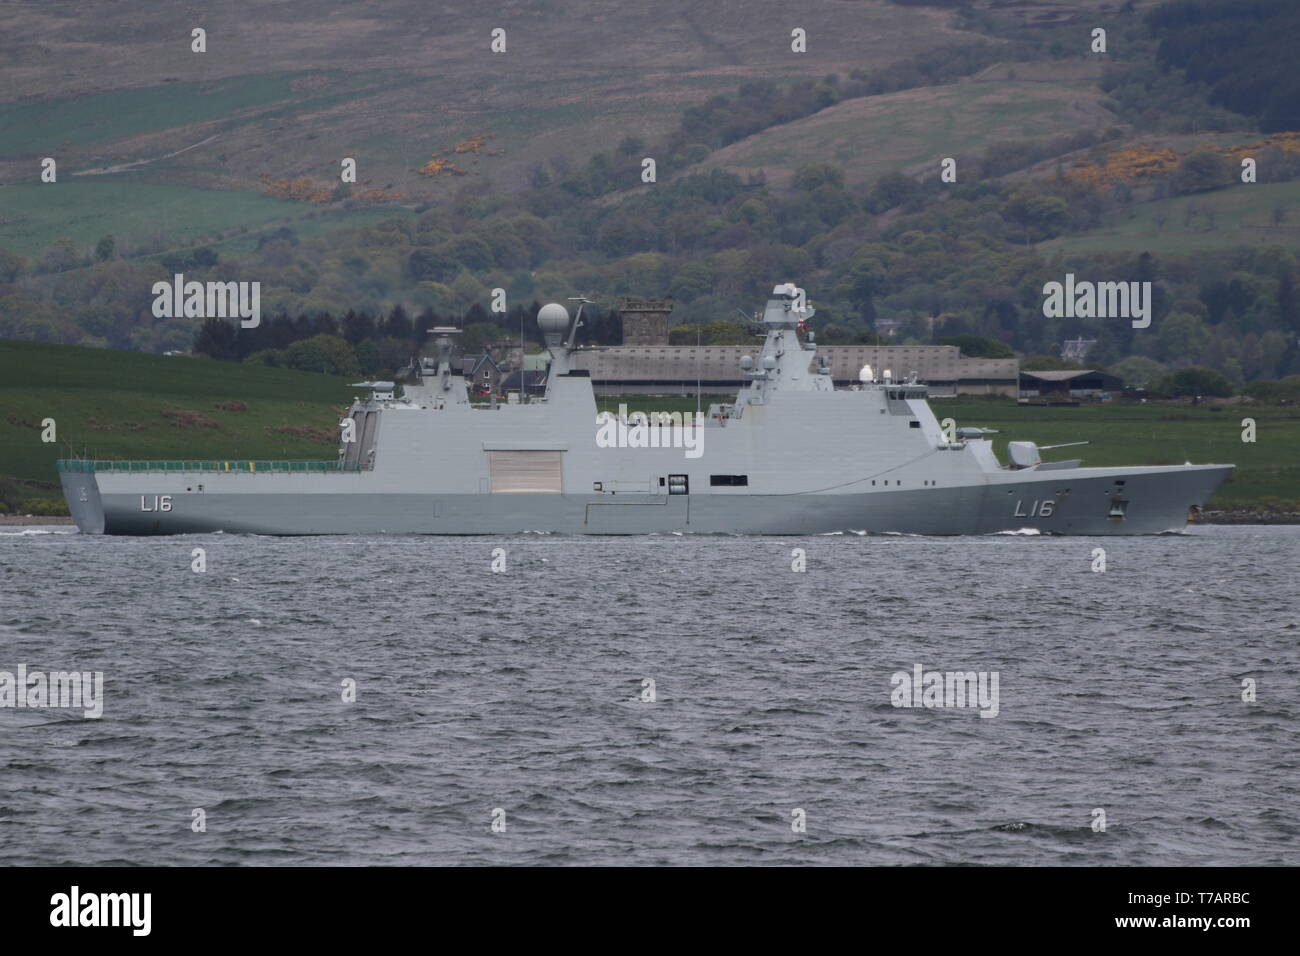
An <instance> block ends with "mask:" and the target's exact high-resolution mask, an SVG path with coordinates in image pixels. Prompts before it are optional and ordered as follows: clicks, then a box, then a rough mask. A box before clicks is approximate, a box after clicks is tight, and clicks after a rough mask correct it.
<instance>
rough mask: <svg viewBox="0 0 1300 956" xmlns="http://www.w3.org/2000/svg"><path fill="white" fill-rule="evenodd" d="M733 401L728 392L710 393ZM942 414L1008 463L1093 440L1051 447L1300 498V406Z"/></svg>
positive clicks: (679, 407)
mask: <svg viewBox="0 0 1300 956" xmlns="http://www.w3.org/2000/svg"><path fill="white" fill-rule="evenodd" d="M710 401H715V402H719V401H731V398H730V397H727V396H721V397H720V396H705V398H704V408H705V409H706V410H707V408H708V404H709V402H710ZM620 402H624V403H626V404H627V407H628V409H629V410H630V411H645V412H649V411H670V412H671V411H679V412H693V411H695V398H694V397H693V396H692V397H677V396H673V397H662V396H653V397H652V396H643V395H624V396H619V397H610V398H602V399H601V400H600V402H599V405H600V408H601V409H602V410H608V411H617V410H618V406H619V403H620ZM931 407H932V408H933V409H934V413H935V415H936V417H938V418H940V419H944V418H952V419H955V420H956V422H957V424H958V425H959V426H968V425H969V426H982V427H985V428H995V429H997V431H998V434H997V436H996V437H994V449H995V450H996V451H997V453H998V455H999V456H1000V457H1001V459H1002V460H1003V461H1005V460H1006V444H1007V442H1008V441H1034V442H1038V443H1039V444H1040V445H1057V444H1064V443H1065V442H1072V441H1089V442H1091V443H1092V444H1090V445H1087V446H1084V447H1080V448H1062V449H1060V450H1059V451H1054V452H1048V453H1047V455H1046V457H1047V459H1048V460H1049V461H1050V460H1057V461H1060V460H1064V459H1067V458H1082V459H1083V462H1084V464H1085V465H1181V464H1182V463H1183V462H1185V461H1191V462H1194V463H1196V464H1211V463H1218V464H1232V465H1236V466H1237V470H1236V471H1235V472H1234V473H1233V476H1232V478H1231V479H1229V480H1228V481H1227V482H1226V483H1225V484H1224V485H1223V487H1222V488H1220V489H1219V493H1218V494H1217V495H1216V496H1215V497H1214V499H1213V500H1212V502H1211V505H1212V506H1215V507H1231V508H1238V507H1250V506H1252V505H1256V504H1259V503H1260V502H1261V501H1262V500H1263V499H1265V498H1280V499H1290V500H1292V501H1300V408H1286V407H1264V406H1259V407H1238V408H1224V409H1223V410H1221V411H1212V410H1211V409H1209V408H1205V407H1200V408H1193V407H1190V406H1185V405H1174V404H1153V405H1080V406H1078V407H1069V406H1060V407H1039V406H1027V405H1019V404H1017V403H1015V402H1012V401H1009V400H1007V401H990V400H985V399H969V398H955V399H935V400H934V401H933V402H932V403H931ZM1246 416H1250V417H1252V418H1254V419H1255V421H1256V423H1257V435H1256V441H1255V443H1254V444H1246V443H1244V442H1242V440H1241V431H1242V429H1241V420H1242V418H1244V417H1246Z"/></svg>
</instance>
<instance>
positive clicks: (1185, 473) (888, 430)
mask: <svg viewBox="0 0 1300 956" xmlns="http://www.w3.org/2000/svg"><path fill="white" fill-rule="evenodd" d="M548 310H550V311H549V312H548ZM811 313H812V310H811V309H807V308H806V307H805V306H804V304H803V302H802V293H799V292H798V290H795V289H794V287H793V286H778V287H777V289H776V290H775V291H774V298H772V299H771V300H769V301H768V303H767V309H766V312H765V314H764V318H763V321H764V323H765V325H766V337H765V340H764V342H763V345H762V351H761V354H760V360H759V361H758V362H757V363H755V362H754V361H753V360H752V359H750V358H748V357H747V358H746V360H744V361H742V368H743V369H744V371H745V374H746V375H747V376H748V377H749V379H750V382H749V384H747V385H745V386H743V387H742V388H741V389H740V393H739V394H738V395H737V398H736V401H735V402H734V403H732V404H725V405H713V406H711V407H710V408H709V412H708V415H707V416H705V415H700V414H696V415H686V416H684V417H683V416H681V415H677V416H675V417H665V418H662V419H656V418H648V417H647V416H646V415H644V414H639V413H633V414H630V415H629V414H626V412H625V410H621V411H620V414H619V415H618V416H612V415H609V414H608V413H601V414H597V412H596V401H595V395H594V393H593V391H592V385H591V379H590V378H589V377H588V375H587V373H586V372H584V371H582V370H579V369H575V368H573V367H572V362H571V360H570V359H571V354H572V353H573V351H574V350H575V348H576V347H575V346H574V344H573V342H574V337H575V335H576V330H577V327H578V324H579V322H580V313H579V317H578V318H575V319H572V320H571V319H569V317H568V313H567V312H566V310H565V309H564V308H563V307H561V306H557V305H548V306H546V307H544V308H543V310H542V313H541V314H540V315H539V319H538V324H539V326H541V327H542V329H543V331H544V333H545V334H546V336H547V342H548V345H549V347H550V351H551V356H552V361H551V366H550V369H549V371H548V375H547V384H546V393H545V395H544V396H542V397H540V398H539V399H535V400H532V401H520V402H517V403H516V402H505V403H495V402H493V403H487V404H485V403H476V402H472V401H470V399H469V397H468V392H467V389H466V386H465V382H464V379H463V378H462V377H460V376H459V375H457V374H456V373H455V371H454V369H453V363H452V362H451V360H450V344H449V339H448V335H449V333H450V332H451V331H452V330H447V329H439V330H433V331H435V332H437V333H439V339H438V342H439V349H440V353H441V354H440V356H439V358H438V361H437V362H436V363H435V362H433V361H432V360H428V359H426V360H423V361H422V362H421V363H420V364H419V365H417V366H416V367H415V368H414V369H413V370H412V373H413V380H412V381H411V382H410V383H409V384H408V385H407V386H406V389H405V393H404V394H403V396H402V397H400V398H398V397H395V390H394V388H393V384H392V383H390V382H368V383H361V384H363V385H364V386H366V387H367V388H369V389H370V390H371V391H370V394H369V396H368V397H366V398H364V399H362V398H359V399H358V400H357V401H356V402H355V403H354V404H353V406H352V408H351V410H350V412H349V414H348V416H347V417H346V418H344V419H343V420H342V421H341V422H340V429H341V439H342V440H341V442H340V447H339V450H338V457H337V459H335V460H330V461H322V462H283V461H281V462H275V461H269V462H268V461H204V462H179V461H177V462H154V461H146V462H105V461H86V460H65V461H61V462H59V470H60V477H61V481H62V483H63V489H64V495H65V497H66V498H67V501H68V505H69V507H70V509H71V512H72V515H73V517H74V519H75V520H76V523H77V526H78V527H79V528H80V529H81V531H83V532H85V533H88V534H204V533H211V532H218V531H219V532H228V533H252V534H275V535H321V534H448V535H470V534H492V535H501V534H517V533H523V532H550V533H557V534H607V535H617V534H677V533H681V534H770V535H802V534H829V533H834V532H867V533H877V534H884V533H897V534H918V535H962V534H997V533H1001V532H1016V531H1037V532H1040V533H1045V534H1074V535H1111V534H1156V533H1160V532H1166V531H1176V530H1179V529H1181V528H1183V527H1184V526H1185V525H1186V523H1187V520H1188V512H1189V509H1191V508H1193V507H1195V506H1198V505H1201V504H1203V503H1204V502H1205V501H1206V500H1207V499H1208V498H1209V497H1210V496H1211V495H1212V494H1213V493H1214V491H1215V489H1216V488H1217V487H1218V486H1219V484H1220V483H1221V482H1222V481H1223V480H1224V479H1225V478H1226V477H1227V476H1228V474H1229V473H1230V472H1231V470H1232V466H1231V465H1192V464H1187V465H1181V466H1164V465H1162V466H1149V467H1117V468H1110V467H1107V468H1097V467H1089V468H1084V467H1080V464H1081V463H1080V462H1079V461H1077V460H1072V461H1056V462H1045V461H1040V460H1039V459H1040V456H1039V449H1038V447H1037V446H1035V445H1033V444H1032V443H1029V442H1018V443H1012V444H1011V445H1009V446H1008V451H1009V454H1010V457H1011V458H1012V461H1011V462H1009V463H1008V464H1003V463H1002V462H1000V461H999V460H998V458H997V457H996V456H995V454H994V452H993V448H992V445H991V443H990V442H989V441H988V440H986V439H984V438H982V437H979V436H978V433H980V430H979V429H973V430H969V431H973V432H975V433H977V434H975V435H971V434H963V431H962V430H958V429H956V426H955V423H952V422H947V423H940V422H939V421H938V420H937V419H936V418H935V416H934V414H933V412H932V411H931V409H930V406H929V402H928V401H927V390H926V388H925V386H924V385H920V384H917V383H915V382H898V381H894V380H893V379H892V378H891V376H890V373H889V372H885V373H884V374H883V375H882V376H881V377H880V379H879V380H877V378H876V376H875V375H874V373H871V371H870V369H865V368H864V369H863V374H862V376H861V383H860V384H859V385H856V386H853V387H850V388H835V387H834V385H833V383H832V381H831V379H830V377H829V374H827V373H828V370H827V369H826V368H825V367H824V365H822V366H820V367H819V366H815V365H814V359H815V356H816V350H815V346H814V344H813V343H812V341H811V336H808V337H807V339H802V338H800V335H799V330H800V327H801V326H802V324H803V319H804V318H806V317H807V316H808V315H811ZM426 373H427V374H426ZM1044 450H1046V449H1044Z"/></svg>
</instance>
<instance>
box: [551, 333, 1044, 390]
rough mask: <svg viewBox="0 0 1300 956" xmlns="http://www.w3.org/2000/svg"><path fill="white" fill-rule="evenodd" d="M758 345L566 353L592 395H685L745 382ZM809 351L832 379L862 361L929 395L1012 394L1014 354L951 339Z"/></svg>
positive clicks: (841, 378) (1016, 367)
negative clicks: (982, 350) (975, 354)
mask: <svg viewBox="0 0 1300 956" xmlns="http://www.w3.org/2000/svg"><path fill="white" fill-rule="evenodd" d="M759 351H760V350H759V348H758V347H757V345H755V346H745V345H623V346H611V347H608V348H600V349H593V350H592V351H584V352H578V353H577V354H576V355H575V356H574V358H575V359H576V362H575V367H576V368H578V369H583V370H585V371H587V372H588V373H589V374H590V375H591V383H592V387H593V388H594V389H595V391H596V392H597V393H598V394H603V395H677V394H693V393H694V392H695V390H696V388H697V383H698V387H699V389H700V390H701V391H703V392H706V393H712V394H727V393H734V392H735V391H736V389H737V388H739V387H740V386H741V385H742V384H743V383H744V382H745V381H746V378H745V377H744V374H743V373H742V372H741V369H740V359H741V356H744V355H750V356H753V357H754V358H755V360H756V361H757V359H758V357H759V356H758V353H759ZM817 354H818V355H819V356H825V357H826V358H827V360H828V361H829V363H830V369H831V378H833V379H834V380H835V384H836V385H852V384H855V383H856V382H857V381H858V373H859V372H860V371H861V369H862V367H863V366H864V365H870V366H871V367H872V369H873V370H874V371H875V372H876V374H877V375H880V374H882V373H883V372H884V371H885V370H886V369H888V370H889V371H890V372H891V373H892V374H893V377H894V378H907V377H909V376H911V374H912V373H913V372H915V373H916V375H917V378H918V379H919V380H920V381H921V382H924V383H926V384H928V385H929V386H930V394H932V395H936V396H950V395H1009V396H1012V397H1015V396H1016V395H1017V394H1019V385H1020V361H1019V360H1018V359H1014V358H968V357H966V356H964V355H962V354H961V350H960V349H958V348H957V346H955V345H916V346H909V345H821V346H818V349H817ZM809 360H810V362H811V361H812V353H809Z"/></svg>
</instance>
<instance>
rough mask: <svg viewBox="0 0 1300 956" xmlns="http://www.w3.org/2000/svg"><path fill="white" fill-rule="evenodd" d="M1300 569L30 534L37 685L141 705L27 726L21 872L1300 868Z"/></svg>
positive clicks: (1273, 530) (564, 545) (10, 611)
mask: <svg viewBox="0 0 1300 956" xmlns="http://www.w3.org/2000/svg"><path fill="white" fill-rule="evenodd" d="M196 548H202V549H204V552H205V556H204V557H205V560H206V571H203V572H196V571H195V570H193V566H194V562H195V556H194V553H193V552H194V549H196ZM1096 548H1104V550H1105V555H1104V558H1105V571H1104V572H1103V571H1094V570H1093V568H1094V566H1096V565H1097V561H1098V555H1097V554H1096V553H1095V551H1094V549H1096ZM495 549H503V554H502V553H498V554H497V555H496V556H495V557H496V559H497V561H498V563H499V562H500V560H501V559H502V557H504V561H505V570H504V571H501V572H499V573H494V572H493V570H492V565H493V560H494V550H495ZM795 549H802V550H803V552H805V557H804V560H805V561H806V570H804V571H802V572H798V571H794V570H792V564H794V563H795V562H796V560H797V557H798V556H797V555H796V554H793V553H792V552H794V550H795ZM1298 581H1300V527H1294V526H1293V527H1250V526H1247V527H1242V526H1237V527H1197V528H1193V529H1191V530H1190V531H1189V533H1187V534H1184V535H1166V536H1158V537H1141V538H1049V537H1041V536H1029V535H995V536H989V537H979V538H950V539H948V538H944V539H939V538H918V537H904V536H857V535H852V534H849V535H827V536H818V537H808V538H742V537H689V536H687V537H678V536H662V537H653V536H652V537H640V538H580V537H561V536H545V535H522V536H517V537H502V538H493V537H476V538H468V537H466V538H436V537H340V538H273V537H257V536H234V535H220V534H218V535H187V536H181V537H170V538H113V537H92V536H83V535H79V534H76V533H75V531H74V530H73V529H69V528H66V527H58V528H46V529H36V528H27V529H14V528H10V529H5V530H3V531H0V671H8V672H11V673H16V671H17V668H18V667H19V665H26V667H27V669H28V671H29V672H33V671H43V672H49V671H60V670H79V671H92V672H93V671H102V673H103V702H102V706H103V714H102V717H100V718H98V719H94V718H87V717H86V716H84V714H83V712H82V711H81V710H73V709H70V708H62V709H48V708H47V709H40V708H30V707H28V708H16V707H0V864H10V865H12V864H46V865H58V864H92V865H93V864H164V865H166V864H181V865H196V864H200V865H207V864H218V865H275V864H308V865H311V864H632V865H650V864H677V865H698V864H724V865H726V864H762V865H767V864H1024V865H1037V864H1078V865H1093V866H1100V865H1109V866H1115V865H1118V866H1129V865H1158V864H1173V865H1180V864H1192V865H1231V864H1286V865H1296V864H1300V851H1298V850H1297V835H1298V833H1300V806H1298V801H1297V788H1298V786H1300V773H1298V772H1297V768H1298V765H1300V756H1298V753H1300V748H1297V735H1296V731H1297V728H1298V727H1300V722H1298V720H1297V718H1298V716H1300V655H1298V653H1297V644H1298V643H1300V601H1298V600H1297V582H1298ZM915 665H921V669H922V672H923V673H924V672H929V671H940V672H949V671H961V672H964V671H974V672H977V674H978V673H981V672H982V673H983V674H985V675H986V676H987V680H988V681H991V675H992V674H993V673H994V672H996V673H997V675H998V701H997V713H996V716H990V717H982V716H980V710H979V709H978V708H975V707H956V706H952V707H949V706H940V707H925V706H917V707H896V706H894V704H893V702H891V693H895V694H898V695H901V693H902V690H901V687H902V686H903V685H904V684H906V685H908V686H909V687H910V686H911V675H912V674H913V670H914V667H915ZM899 672H902V674H904V675H907V676H906V679H900V680H899V681H898V687H899V689H898V690H895V682H894V680H893V675H895V674H896V673H899ZM2 679H3V678H2V677H0V680H2ZM1248 679H1249V680H1248ZM351 681H355V701H353V702H346V701H345V700H344V696H345V693H346V687H345V684H346V683H347V682H351ZM650 681H653V684H651V683H649V682H650ZM1249 682H1253V687H1254V695H1255V699H1254V700H1253V701H1246V700H1243V693H1245V692H1246V691H1245V689H1244V685H1245V684H1248V683H1249ZM991 686H992V685H991V683H986V688H991ZM1247 696H1249V695H1247ZM651 698H653V699H651ZM900 699H901V698H900ZM922 702H923V701H922ZM932 702H933V701H932ZM989 710H991V708H985V711H986V712H987V711H989ZM196 811H202V813H201V814H199V813H196ZM1099 813H1104V818H1103V817H1102V816H1100V815H1099ZM200 819H201V821H202V826H201V827H200V825H199V823H198V822H196V821H198V820H200ZM494 822H495V825H496V828H495V829H494ZM1103 822H1104V827H1103V826H1101V824H1102V823H1103ZM801 826H802V831H801V832H800V827H801Z"/></svg>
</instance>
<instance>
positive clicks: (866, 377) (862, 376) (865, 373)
mask: <svg viewBox="0 0 1300 956" xmlns="http://www.w3.org/2000/svg"><path fill="white" fill-rule="evenodd" d="M875 380H876V376H875V375H873V374H872V373H871V366H870V365H864V366H862V370H861V371H860V372H858V381H859V382H874V381H875Z"/></svg>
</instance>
